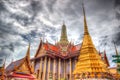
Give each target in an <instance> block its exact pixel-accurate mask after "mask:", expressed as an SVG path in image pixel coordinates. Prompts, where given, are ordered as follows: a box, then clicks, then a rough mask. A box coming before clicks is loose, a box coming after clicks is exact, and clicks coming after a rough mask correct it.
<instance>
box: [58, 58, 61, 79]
mask: <svg viewBox="0 0 120 80" xmlns="http://www.w3.org/2000/svg"><path fill="white" fill-rule="evenodd" d="M60 76H61V59H60V58H59V62H58V80H60Z"/></svg>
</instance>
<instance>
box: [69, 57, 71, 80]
mask: <svg viewBox="0 0 120 80" xmlns="http://www.w3.org/2000/svg"><path fill="white" fill-rule="evenodd" d="M69 62H70V73H69V74H70V77H69V80H72V61H71V58H70V59H69Z"/></svg>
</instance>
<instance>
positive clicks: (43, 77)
mask: <svg viewBox="0 0 120 80" xmlns="http://www.w3.org/2000/svg"><path fill="white" fill-rule="evenodd" d="M46 63H47V57H46V56H45V59H44V70H43V76H42V80H45V78H46V76H45V75H46Z"/></svg>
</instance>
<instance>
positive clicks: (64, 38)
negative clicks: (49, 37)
mask: <svg viewBox="0 0 120 80" xmlns="http://www.w3.org/2000/svg"><path fill="white" fill-rule="evenodd" d="M60 43H62V44H68V43H69V42H68V38H67V29H66V25H65V22H63V25H62V31H61V38H60Z"/></svg>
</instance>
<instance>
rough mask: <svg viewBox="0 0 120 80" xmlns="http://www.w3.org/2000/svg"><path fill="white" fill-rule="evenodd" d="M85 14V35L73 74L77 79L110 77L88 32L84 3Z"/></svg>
mask: <svg viewBox="0 0 120 80" xmlns="http://www.w3.org/2000/svg"><path fill="white" fill-rule="evenodd" d="M83 14H84V37H83V42H82V45H81V49H80V56H79V58H78V62H77V64H76V67H75V70H74V72H73V74H74V75H75V76H74V77H75V79H85V78H86V79H88V78H89V79H95V78H96V79H97V78H102V79H103V78H106V79H107V77H109V78H110V74H109V71H108V69H107V65H106V64H105V63H104V61H103V60H102V59H101V56H100V55H99V53H98V51H97V50H96V48H95V46H94V44H93V42H92V39H91V36H90V34H89V32H88V27H87V22H86V16H85V10H84V5H83Z"/></svg>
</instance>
